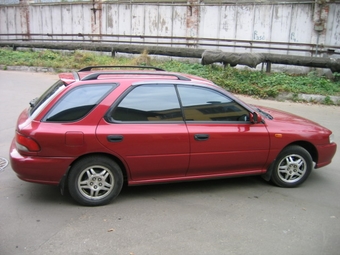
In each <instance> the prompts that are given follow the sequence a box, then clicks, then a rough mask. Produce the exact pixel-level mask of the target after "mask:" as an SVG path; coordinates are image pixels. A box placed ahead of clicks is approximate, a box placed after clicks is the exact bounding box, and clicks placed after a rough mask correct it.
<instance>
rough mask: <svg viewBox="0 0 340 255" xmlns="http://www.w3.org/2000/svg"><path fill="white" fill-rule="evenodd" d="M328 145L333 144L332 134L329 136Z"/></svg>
mask: <svg viewBox="0 0 340 255" xmlns="http://www.w3.org/2000/svg"><path fill="white" fill-rule="evenodd" d="M329 143H334V134H331V135H330V136H329Z"/></svg>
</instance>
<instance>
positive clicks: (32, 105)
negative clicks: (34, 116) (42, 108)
mask: <svg viewBox="0 0 340 255" xmlns="http://www.w3.org/2000/svg"><path fill="white" fill-rule="evenodd" d="M37 100H38V98H37V97H36V98H34V99H32V101H31V102H30V106H31V107H32V108H33V107H34V106H35V103H36V102H37Z"/></svg>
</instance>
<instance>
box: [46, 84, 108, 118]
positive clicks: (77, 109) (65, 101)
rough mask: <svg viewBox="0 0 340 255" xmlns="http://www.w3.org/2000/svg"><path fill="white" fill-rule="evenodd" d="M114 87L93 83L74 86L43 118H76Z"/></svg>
mask: <svg viewBox="0 0 340 255" xmlns="http://www.w3.org/2000/svg"><path fill="white" fill-rule="evenodd" d="M114 87H115V86H114V85H112V84H95V85H84V86H80V87H76V88H74V89H72V90H71V91H69V92H68V93H67V94H66V95H64V96H63V97H62V98H61V99H60V100H59V101H58V103H57V104H56V105H55V106H54V107H53V108H52V110H51V111H50V112H49V113H48V114H47V116H46V117H45V119H44V120H45V121H75V120H78V119H80V118H82V117H84V116H85V115H86V114H87V113H88V112H89V111H91V109H93V108H94V107H95V106H96V105H97V104H98V103H99V102H100V101H101V100H102V99H103V98H104V97H105V96H106V95H107V94H108V93H109V92H110V91H111V90H112V89H113V88H114Z"/></svg>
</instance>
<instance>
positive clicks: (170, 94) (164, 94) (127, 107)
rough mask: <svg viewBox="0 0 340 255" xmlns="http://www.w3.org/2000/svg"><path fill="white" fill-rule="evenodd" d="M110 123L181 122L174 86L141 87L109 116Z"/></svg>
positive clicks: (126, 97) (132, 92)
mask: <svg viewBox="0 0 340 255" xmlns="http://www.w3.org/2000/svg"><path fill="white" fill-rule="evenodd" d="M109 117H110V120H111V121H162V122H164V121H183V116H182V111H181V109H180V105H179V101H178V97H177V93H176V89H175V87H174V85H165V84H164V85H161V84H157V85H141V86H138V87H136V88H134V89H133V90H132V91H130V92H129V93H128V94H127V96H125V97H124V98H123V100H121V101H120V103H119V104H118V105H117V106H116V107H115V108H114V109H113V111H112V112H111V113H110V115H109Z"/></svg>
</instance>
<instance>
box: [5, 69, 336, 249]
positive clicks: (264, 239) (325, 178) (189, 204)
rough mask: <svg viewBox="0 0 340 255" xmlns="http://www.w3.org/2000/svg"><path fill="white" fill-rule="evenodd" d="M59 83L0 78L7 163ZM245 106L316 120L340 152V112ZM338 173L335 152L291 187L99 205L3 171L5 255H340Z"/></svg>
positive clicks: (203, 185)
mask: <svg viewBox="0 0 340 255" xmlns="http://www.w3.org/2000/svg"><path fill="white" fill-rule="evenodd" d="M56 80H57V75H55V74H45V73H31V72H16V71H0V89H1V90H0V92H1V101H0V104H1V107H0V131H1V133H0V157H4V158H7V159H8V152H9V146H10V143H11V140H12V138H13V136H14V129H15V123H16V119H17V117H18V115H19V113H20V112H21V111H22V110H23V109H24V108H25V107H27V106H28V103H29V102H30V101H31V100H32V99H33V98H35V97H37V96H40V95H41V93H42V92H44V91H45V90H46V89H47V88H48V87H49V86H50V85H51V84H53V83H54V82H55V81H56ZM240 97H241V96H240ZM241 98H242V99H243V100H244V101H246V102H249V103H253V104H258V105H265V106H269V107H274V108H278V109H281V110H285V111H289V112H292V113H295V114H297V115H300V116H303V117H306V118H309V119H312V120H314V121H316V122H318V123H320V124H322V125H324V126H326V127H327V128H329V129H331V130H333V132H334V134H335V140H336V142H337V144H338V146H339V145H340V121H339V120H340V107H336V106H323V105H311V104H302V103H292V102H277V101H269V100H257V99H253V98H250V97H243V96H242V97H241ZM339 165H340V153H339V150H338V152H337V154H336V155H335V157H334V159H333V162H332V164H330V165H328V166H326V167H324V168H321V169H317V170H315V171H313V172H312V174H311V175H310V177H309V179H308V180H307V181H306V182H305V183H304V184H303V185H301V186H300V187H298V188H293V189H285V188H279V187H275V186H273V185H271V184H269V183H267V182H265V181H263V180H262V179H261V178H260V177H257V176H255V177H244V178H234V179H223V180H215V181H199V182H191V183H175V184H166V185H150V186H138V187H125V188H123V190H122V193H121V194H120V195H119V196H118V198H117V199H116V200H115V201H114V202H112V203H111V204H109V205H106V206H101V207H84V206H79V205H78V204H76V203H75V202H74V201H73V200H72V199H71V197H70V196H69V194H65V195H64V196H62V195H61V194H60V192H59V189H58V188H57V187H53V186H45V185H39V184H33V183H27V182H23V181H21V180H19V179H18V178H17V177H16V175H15V173H14V172H13V171H12V169H11V167H10V165H9V166H7V167H6V168H5V170H4V171H2V172H0V254H1V255H7V254H10V255H12V254H32V255H33V254H34V255H40V254H41V255H46V254H81V255H87V254H91V255H92V254H110V255H111V254H118V255H144V254H152V255H154V254H162V255H168V254H169V255H174V254H185V255H191V254H192V255H200V254H226V255H246V254H262V255H273V254H275V255H287V254H289V255H304V254H306V255H323V254H325V255H339V254H340V168H339Z"/></svg>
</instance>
